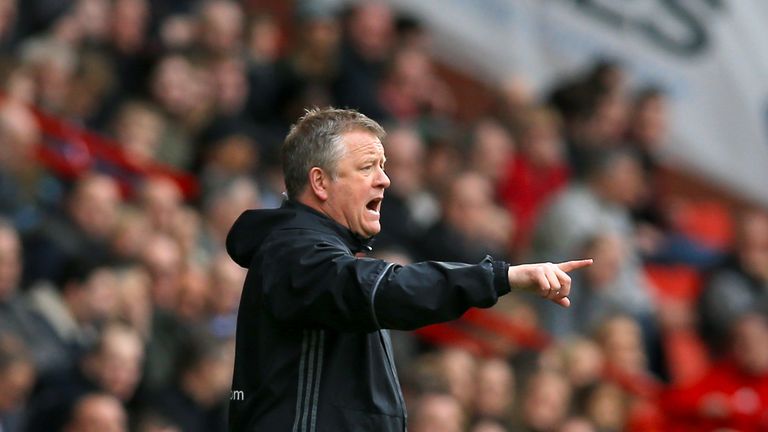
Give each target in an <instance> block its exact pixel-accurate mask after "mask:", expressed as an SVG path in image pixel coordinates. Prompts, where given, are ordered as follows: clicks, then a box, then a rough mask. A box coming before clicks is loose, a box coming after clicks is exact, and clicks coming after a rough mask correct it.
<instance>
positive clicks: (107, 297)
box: [0, 0, 768, 432]
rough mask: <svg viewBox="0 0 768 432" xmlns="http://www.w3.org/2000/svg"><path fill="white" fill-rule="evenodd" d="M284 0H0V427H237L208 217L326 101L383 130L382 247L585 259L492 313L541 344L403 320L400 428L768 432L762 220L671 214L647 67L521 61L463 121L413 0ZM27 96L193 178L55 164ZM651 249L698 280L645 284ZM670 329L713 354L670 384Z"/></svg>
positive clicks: (226, 316)
mask: <svg viewBox="0 0 768 432" xmlns="http://www.w3.org/2000/svg"><path fill="white" fill-rule="evenodd" d="M281 4H282V5H283V6H282V7H284V4H283V3H282V2H264V1H258V0H250V1H249V0H243V1H240V2H236V1H231V0H199V1H191V0H152V1H151V2H150V1H149V0H69V1H52V0H24V1H20V0H0V92H1V93H0V431H2V432H16V431H30V432H38V431H41V432H50V431H58V430H62V431H69V432H76V431H85V432H89V431H99V432H112V431H115V432H121V431H129V430H130V431H136V432H178V431H184V432H187V431H189V432H195V431H201V432H202V431H205V432H216V431H223V430H226V405H227V402H228V400H229V399H230V397H237V394H231V393H230V386H231V373H232V365H233V336H234V331H235V321H236V315H237V307H238V302H239V295H240V290H241V288H242V284H243V281H244V278H245V270H244V269H241V268H239V267H238V266H237V265H236V264H234V263H233V262H232V261H231V260H230V259H229V258H228V256H227V255H226V252H225V251H224V238H225V236H226V234H227V231H228V229H229V227H230V226H231V224H232V223H233V221H234V220H235V218H236V217H237V216H238V215H239V214H240V212H242V211H243V210H245V209H248V208H267V207H276V206H279V205H280V202H281V199H282V198H281V193H282V191H283V185H282V178H281V172H280V161H279V146H280V142H281V139H282V137H283V136H284V135H285V133H286V132H287V129H288V127H289V125H290V124H291V123H292V122H294V121H295V120H296V119H297V118H298V117H299V116H300V115H301V114H302V113H303V110H304V109H305V108H306V107H311V106H326V105H334V106H340V107H353V108H357V109H359V110H360V111H361V112H363V113H365V114H366V115H368V116H370V117H372V118H374V119H376V120H378V121H380V122H381V123H382V124H383V125H384V126H385V128H386V129H387V131H388V136H387V137H386V139H385V141H384V145H385V149H386V154H387V158H388V161H387V173H388V174H389V176H390V177H391V179H392V185H391V187H390V189H389V190H388V191H387V194H386V199H385V200H384V202H383V208H382V226H383V231H382V233H381V235H380V236H379V237H378V238H377V240H376V243H375V248H374V249H375V251H376V252H375V253H376V254H377V255H378V256H379V257H382V258H385V259H388V260H392V261H396V262H400V263H408V262H413V261H419V260H425V259H435V260H447V261H463V262H477V261H478V260H480V259H482V258H483V257H484V256H485V255H486V254H490V255H492V256H494V257H496V258H500V259H507V260H510V261H511V262H513V263H520V262H528V261H534V260H545V261H559V260H566V259H573V258H581V257H591V258H594V260H595V263H594V265H593V266H592V267H590V268H589V269H587V270H586V271H583V272H582V273H579V274H575V275H574V281H573V290H572V303H573V306H572V307H571V308H570V309H567V310H566V309H562V308H558V307H557V306H553V305H550V304H547V303H545V302H544V301H542V300H540V299H535V298H532V297H527V296H525V295H515V294H513V295H510V296H507V297H506V298H504V299H503V301H502V302H501V304H500V305H498V306H497V308H496V309H495V310H496V312H498V313H499V314H501V315H502V316H504V317H505V319H509V320H510V321H513V322H524V323H525V325H527V326H532V327H535V328H536V329H538V330H539V331H540V332H541V333H545V334H547V335H550V336H551V338H549V339H547V340H548V341H550V342H549V343H547V344H546V346H544V347H543V348H540V349H530V348H526V347H525V346H524V344H515V343H512V342H510V341H509V340H500V339H496V340H491V342H492V343H493V344H494V346H495V348H496V349H495V350H493V353H492V354H489V353H488V352H478V351H477V350H473V349H471V348H470V347H468V346H466V345H463V344H461V343H451V341H450V340H445V339H441V340H440V341H435V340H430V339H429V338H425V337H423V336H417V335H415V334H410V333H398V334H396V335H394V339H395V343H396V347H395V348H396V357H397V362H398V371H399V375H400V379H401V381H402V384H403V387H404V391H405V394H406V399H407V404H408V412H409V430H410V431H412V432H454V431H455V432H463V431H469V432H504V431H507V432H511V431H531V432H534V431H535V432H556V431H557V432H598V431H599V432H608V431H622V430H632V431H653V430H659V431H662V430H671V431H674V430H681V431H688V430H690V431H703V430H714V429H716V428H731V429H733V430H739V431H763V430H768V414H766V413H768V213H766V211H765V209H761V208H758V207H751V206H743V207H741V208H739V209H738V212H736V214H735V215H734V219H733V227H734V238H733V241H732V242H731V243H729V244H728V245H712V244H711V243H708V242H705V241H700V239H698V238H696V236H692V235H691V234H690V233H689V232H686V231H685V230H681V229H680V226H679V225H680V224H679V214H680V212H679V202H678V201H677V200H675V199H673V198H670V197H668V196H667V195H666V194H665V193H664V188H663V184H661V182H660V181H659V177H658V175H657V173H658V172H659V169H660V166H661V165H663V158H661V156H660V155H663V154H664V147H665V146H669V145H674V143H673V142H670V137H669V133H668V127H669V124H668V122H669V118H670V117H669V115H668V114H669V113H668V111H667V110H668V100H667V96H666V95H665V93H664V90H663V89H662V88H657V87H652V86H646V87H642V88H631V87H630V85H629V82H628V79H627V76H626V73H625V71H624V70H623V69H622V68H621V65H620V64H618V63H616V62H612V61H610V60H600V61H596V62H595V63H594V65H593V66H591V67H590V68H588V69H586V70H584V71H582V72H581V73H578V74H576V75H574V76H569V77H564V79H563V80H561V81H560V82H558V83H557V84H556V85H555V86H553V87H552V88H550V89H547V91H546V92H544V93H543V94H537V93H536V92H534V91H533V89H532V88H531V87H530V86H529V85H528V83H527V80H526V77H524V76H514V77H510V78H509V79H508V80H506V81H505V82H501V83H497V84H496V85H495V86H493V88H492V92H493V100H492V103H491V104H490V105H489V108H488V109H487V112H482V113H477V114H476V115H474V116H473V119H472V120H471V121H467V120H465V119H462V120H459V119H460V118H462V117H466V116H460V115H459V112H460V109H461V104H462V101H461V100H458V98H457V96H456V95H455V93H454V90H453V89H452V87H451V84H450V83H449V80H448V79H447V78H446V77H445V74H443V73H441V72H440V71H441V70H442V67H440V66H439V65H437V64H436V62H435V59H434V56H433V54H432V47H431V45H432V39H431V38H432V35H431V34H430V32H429V31H428V29H427V28H426V27H425V26H424V25H423V24H422V23H420V22H419V21H418V20H416V19H414V18H413V17H411V16H407V15H404V14H401V13H399V12H398V11H397V10H393V9H391V8H390V7H388V6H386V5H384V4H381V3H355V4H354V5H353V6H350V7H345V8H344V9H343V10H336V9H331V8H328V7H324V6H320V5H319V4H315V3H314V2H310V1H304V2H295V3H288V4H289V5H290V10H291V13H292V15H291V17H290V20H289V22H285V20H281V19H278V18H279V17H278V15H276V14H275V13H274V10H273V9H274V8H275V7H276V5H281ZM35 110H40V111H42V112H45V113H47V114H49V115H53V116H55V117H57V118H59V119H62V120H64V121H66V122H68V123H70V124H75V125H79V126H80V127H82V128H85V129H88V130H90V131H94V132H96V133H98V134H100V135H102V136H104V137H108V138H110V139H111V140H113V141H114V142H115V143H116V145H118V146H119V152H120V154H121V155H122V157H124V158H125V160H127V161H128V162H129V163H130V164H131V165H132V166H137V167H142V166H157V165H162V166H167V167H172V168H174V169H176V170H178V171H180V172H189V173H193V174H194V175H195V177H196V178H197V180H198V182H199V185H200V187H199V193H197V194H190V193H188V191H185V190H183V188H182V187H180V185H179V184H178V182H177V181H175V179H174V178H173V177H168V176H161V175H146V176H143V177H141V178H139V179H130V180H126V179H125V178H120V177H119V176H115V175H114V173H113V172H110V171H109V170H108V169H103V167H100V166H99V164H93V165H92V166H90V168H89V169H87V170H83V171H82V172H78V173H76V175H62V174H61V173H60V172H57V171H56V170H55V169H54V167H51V166H49V165H48V164H46V163H45V161H44V160H43V159H41V158H40V157H39V155H40V152H39V148H40V146H42V145H43V144H42V143H44V142H46V140H49V141H50V137H49V136H48V135H49V134H50V131H48V130H46V128H45V127H44V125H42V124H41V123H40V121H39V119H38V117H37V116H36V115H35V113H36V112H37V111H35ZM49 144H50V143H49ZM58 144H60V147H61V148H64V149H65V150H64V153H65V156H67V157H69V158H71V159H76V158H77V157H78V146H77V143H76V142H64V143H58ZM649 265H662V266H678V267H671V268H679V267H683V268H685V269H688V270H689V271H692V272H693V273H694V274H696V275H699V277H700V281H701V283H700V285H701V286H700V290H698V291H696V293H697V294H696V296H695V298H692V299H689V301H688V302H687V303H684V304H682V305H681V304H670V303H669V302H664V301H661V300H660V297H659V296H658V289H654V286H653V284H652V281H651V280H650V279H649V277H648V275H647V267H648V266H649ZM681 332H683V333H682V334H694V340H696V341H700V342H701V344H702V345H703V346H704V347H705V348H706V352H705V354H704V360H705V362H704V365H705V367H702V370H701V371H700V373H698V374H696V375H691V374H688V375H687V376H686V379H685V380H683V379H679V376H678V375H676V373H675V371H677V370H679V369H680V365H678V364H675V363H674V362H672V361H671V359H676V361H686V358H685V357H682V358H681V357H680V356H677V357H675V356H674V355H672V353H671V352H670V347H671V344H670V341H671V340H672V337H671V335H679V334H681ZM685 332H688V333H685ZM478 337H490V338H491V339H493V336H492V335H491V336H488V335H478ZM683 368H685V366H683Z"/></svg>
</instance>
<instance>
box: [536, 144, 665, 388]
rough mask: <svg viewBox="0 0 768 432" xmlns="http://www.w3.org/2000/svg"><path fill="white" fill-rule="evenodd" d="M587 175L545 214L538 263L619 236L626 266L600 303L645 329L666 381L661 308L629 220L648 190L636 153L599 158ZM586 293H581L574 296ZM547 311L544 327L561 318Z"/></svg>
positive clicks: (538, 241)
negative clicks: (658, 320)
mask: <svg viewBox="0 0 768 432" xmlns="http://www.w3.org/2000/svg"><path fill="white" fill-rule="evenodd" d="M585 175H586V178H585V180H583V181H580V182H576V183H574V184H572V185H571V186H570V187H569V188H568V189H565V190H564V191H562V192H561V193H559V194H558V195H557V196H556V197H554V198H553V200H552V202H551V203H550V204H549V205H548V206H547V208H546V209H545V210H544V212H543V214H542V217H541V219H540V221H539V223H538V224H537V227H536V232H535V234H534V239H533V250H534V257H542V256H549V257H553V259H555V260H557V257H563V256H568V255H570V254H573V253H576V252H577V251H578V250H579V249H580V248H581V247H583V246H584V245H585V244H587V242H588V241H589V240H590V239H592V238H595V236H598V235H611V236H618V238H619V239H621V241H620V243H621V244H623V245H624V248H625V250H624V256H623V260H622V261H621V263H620V264H619V265H618V270H617V273H616V276H615V279H614V281H613V282H611V284H610V286H611V289H610V290H609V291H606V292H605V293H604V294H601V296H600V297H602V298H603V299H605V300H604V305H605V306H606V307H607V308H608V309H609V310H614V311H618V312H623V313H628V314H630V315H631V316H633V317H634V318H635V319H637V320H639V322H641V323H642V325H643V333H644V340H645V345H646V349H647V350H648V352H649V355H650V356H651V358H652V359H653V362H654V365H655V367H654V370H655V371H656V372H657V373H658V374H660V375H663V371H662V363H663V361H662V360H661V359H662V358H663V357H662V355H661V347H660V345H659V329H658V325H657V323H656V322H655V320H654V316H655V315H654V314H655V306H654V304H653V302H652V301H651V297H650V285H649V282H648V281H647V280H646V278H645V276H644V273H643V272H642V267H641V264H642V263H641V260H640V256H639V254H638V251H637V247H636V245H635V244H634V243H633V242H634V231H633V225H632V220H631V218H630V215H629V207H630V206H631V205H633V204H634V203H635V202H637V200H638V199H639V197H640V196H641V193H642V190H643V184H642V171H641V168H640V165H639V162H638V160H637V159H636V158H635V156H634V155H633V154H632V153H628V152H626V151H623V150H614V151H609V152H606V153H604V154H602V155H599V156H597V157H596V158H595V160H593V162H592V163H591V166H590V168H589V170H588V171H587V172H586V174H585ZM606 244H610V242H609V243H606ZM614 249H615V248H614ZM608 267H611V266H608ZM580 289H581V287H575V289H574V291H575V292H579V290H580ZM585 291H586V290H585ZM541 311H542V313H543V314H544V315H543V316H544V322H547V321H548V320H549V319H550V318H552V317H553V314H554V312H555V311H554V309H552V308H548V307H547V306H546V305H541Z"/></svg>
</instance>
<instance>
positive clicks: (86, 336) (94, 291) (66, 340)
mask: <svg viewBox="0 0 768 432" xmlns="http://www.w3.org/2000/svg"><path fill="white" fill-rule="evenodd" d="M63 267H64V270H63V271H62V272H61V274H60V275H59V276H58V278H57V279H56V281H55V285H54V286H50V285H40V286H37V287H35V289H34V290H33V291H32V292H31V293H30V301H31V304H32V307H33V308H34V310H35V311H36V313H38V314H39V315H40V316H41V317H42V320H43V322H44V323H45V325H47V326H48V327H49V328H51V329H53V333H54V334H55V337H54V338H53V339H52V343H53V344H55V346H56V352H57V353H62V354H61V355H60V356H59V357H57V358H55V359H50V360H49V361H51V362H54V361H55V363H54V365H51V366H50V367H51V369H53V370H58V371H61V370H65V369H66V368H67V367H72V366H73V365H74V364H75V363H76V362H77V361H78V359H79V358H80V356H81V355H82V354H83V353H84V352H85V351H86V350H87V349H88V347H89V346H90V345H92V344H93V343H94V342H96V341H97V340H98V338H99V331H100V327H101V325H102V324H103V323H104V322H106V321H108V320H109V319H111V318H114V317H115V316H116V314H117V306H118V296H117V292H116V289H115V285H114V274H113V272H112V269H111V268H109V267H107V266H106V265H105V264H104V263H103V262H100V261H98V260H93V259H88V258H83V257H78V258H72V259H70V260H68V261H67V262H66V263H65V265H64V266H63Z"/></svg>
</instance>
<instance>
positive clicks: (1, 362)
mask: <svg viewBox="0 0 768 432" xmlns="http://www.w3.org/2000/svg"><path fill="white" fill-rule="evenodd" d="M35 377H36V372H35V367H34V365H33V364H32V360H31V358H30V357H29V356H28V354H27V351H26V348H25V347H24V344H23V343H22V342H21V340H19V339H17V338H15V337H14V336H12V335H10V334H6V333H3V332H0V388H2V389H3V391H2V392H0V430H2V431H3V432H6V431H8V432H16V431H23V430H25V429H24V425H25V420H26V418H25V417H26V414H27V413H26V402H27V396H28V395H29V393H30V392H31V390H32V386H33V385H34V383H35Z"/></svg>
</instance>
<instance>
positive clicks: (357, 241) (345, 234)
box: [282, 199, 374, 253]
mask: <svg viewBox="0 0 768 432" xmlns="http://www.w3.org/2000/svg"><path fill="white" fill-rule="evenodd" d="M282 208H286V209H293V210H295V211H296V212H297V215H300V214H305V215H307V216H308V217H310V218H311V219H312V221H313V222H317V223H319V224H320V226H322V227H324V228H326V229H327V231H329V232H330V233H332V234H336V235H338V236H339V237H341V239H342V240H344V243H345V244H346V245H347V246H348V247H349V249H350V250H351V251H352V252H353V253H357V252H366V253H368V252H371V251H372V250H373V241H374V238H373V237H368V238H363V237H361V236H359V235H357V234H355V233H354V232H352V231H351V230H350V229H349V228H347V227H345V226H344V225H341V224H340V223H338V222H336V221H335V220H333V219H331V218H330V217H328V215H326V214H324V213H321V212H319V211H317V210H315V209H313V208H312V207H310V206H308V205H306V204H303V203H300V202H298V201H294V200H291V199H286V200H285V201H283V205H282Z"/></svg>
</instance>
